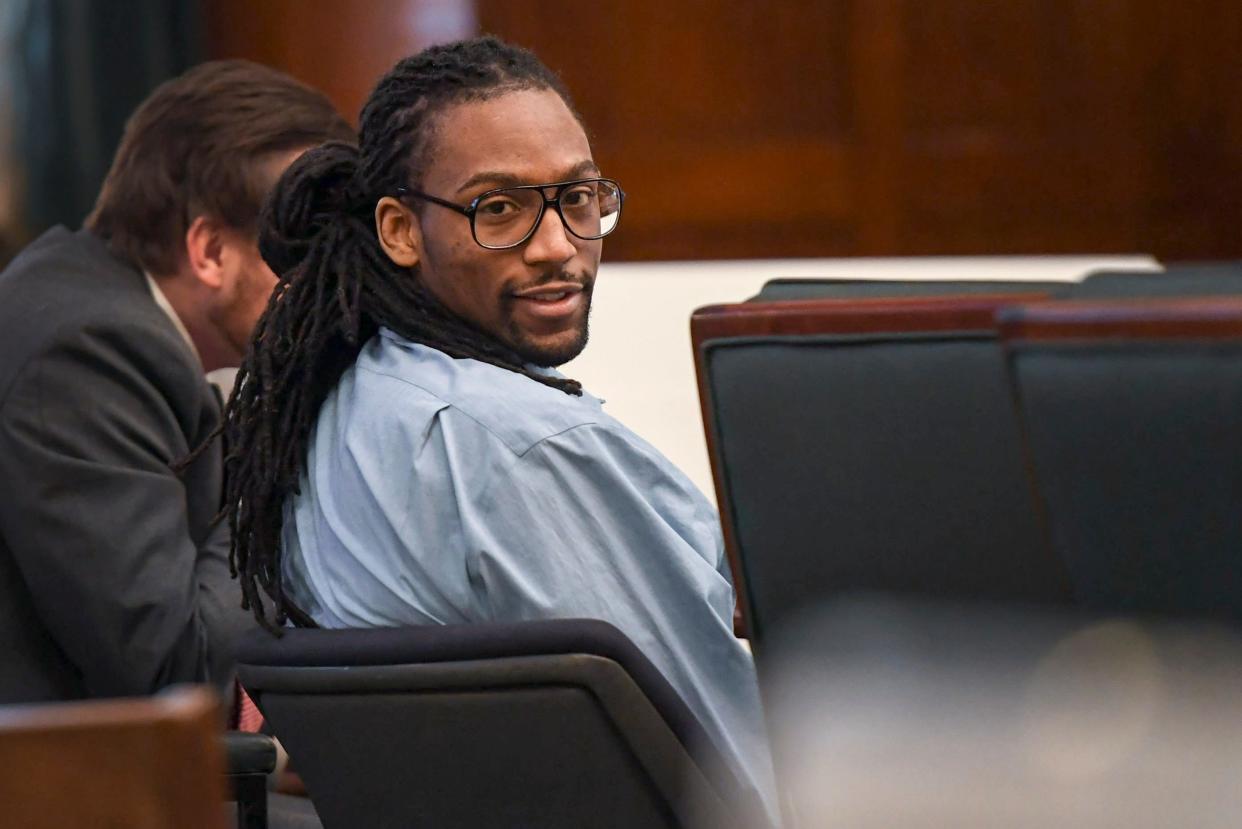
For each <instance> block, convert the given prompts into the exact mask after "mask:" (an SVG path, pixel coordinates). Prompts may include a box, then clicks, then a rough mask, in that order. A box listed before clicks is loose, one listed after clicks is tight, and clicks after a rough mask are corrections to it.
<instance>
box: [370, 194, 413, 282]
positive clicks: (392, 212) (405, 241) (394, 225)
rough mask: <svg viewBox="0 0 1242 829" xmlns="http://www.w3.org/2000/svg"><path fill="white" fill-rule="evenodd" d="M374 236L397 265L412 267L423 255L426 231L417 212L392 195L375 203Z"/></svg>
mask: <svg viewBox="0 0 1242 829" xmlns="http://www.w3.org/2000/svg"><path fill="white" fill-rule="evenodd" d="M375 235H376V236H378V237H379V243H380V247H382V248H383V249H384V253H386V254H388V258H389V259H391V260H392V261H393V263H394V264H397V265H400V266H401V267H403V268H412V267H414V266H415V265H417V264H418V261H419V259H421V258H422V255H423V231H422V227H421V226H420V225H419V223H418V218H417V217H416V216H415V215H414V213H413V212H412V211H411V210H410V209H409V208H408V207H406V206H405V205H404V204H402V203H401V202H399V201H397V200H396V199H394V198H393V197H392V196H384V197H383V198H382V199H380V200H379V202H378V203H377V204H376V205H375Z"/></svg>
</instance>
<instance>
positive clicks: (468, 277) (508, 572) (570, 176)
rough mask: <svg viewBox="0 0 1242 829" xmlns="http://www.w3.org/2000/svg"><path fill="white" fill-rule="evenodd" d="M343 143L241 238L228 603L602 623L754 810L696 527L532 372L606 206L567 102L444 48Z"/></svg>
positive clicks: (616, 431)
mask: <svg viewBox="0 0 1242 829" xmlns="http://www.w3.org/2000/svg"><path fill="white" fill-rule="evenodd" d="M359 140H360V143H359V146H358V147H354V146H351V145H346V144H327V145H325V146H323V147H319V148H316V149H314V150H311V151H310V152H308V153H307V154H306V155H304V156H303V157H302V158H301V159H299V160H298V161H297V162H295V163H294V165H293V166H292V167H291V168H290V169H289V171H288V172H287V173H286V174H285V175H284V176H283V177H282V178H281V180H280V182H279V183H278V184H277V187H276V190H275V192H274V194H273V197H272V200H271V201H270V202H269V203H268V207H267V212H266V214H265V216H264V219H263V222H262V225H261V231H260V249H261V250H262V252H263V255H264V257H265V258H266V259H267V261H268V263H269V264H271V266H272V267H273V269H274V270H275V271H276V272H277V273H278V274H280V277H281V282H280V285H279V286H278V288H277V290H276V292H275V294H274V295H273V298H272V301H271V304H270V305H269V307H268V311H267V313H266V315H265V316H264V319H263V320H262V321H261V322H260V325H259V328H258V330H257V331H256V333H255V337H254V339H253V340H252V342H251V350H250V352H249V354H248V356H247V359H246V362H245V363H244V364H243V366H242V371H241V375H240V376H239V378H238V382H237V394H236V395H235V397H234V398H233V401H232V403H231V405H230V408H229V410H228V413H227V415H226V429H227V433H228V435H229V436H230V445H231V447H232V448H231V451H230V454H229V458H228V460H227V467H228V480H229V490H228V505H229V507H230V509H231V511H232V512H231V518H232V522H233V528H234V546H233V556H234V558H233V561H234V565H235V567H236V569H237V570H238V571H239V574H240V577H241V580H242V587H243V591H244V593H245V596H246V599H247V601H248V602H249V603H250V605H251V606H252V607H253V609H254V611H255V613H256V615H257V616H258V618H259V620H260V621H261V622H263V623H264V624H265V625H268V626H280V625H283V624H286V623H288V622H292V623H294V624H296V625H303V626H311V625H322V626H325V627H368V626H393V625H420V624H446V623H466V622H475V621H479V622H481V621H520V620H529V619H540V618H553V617H562V618H563V617H595V618H601V619H604V620H606V621H609V622H611V623H612V624H614V625H616V626H617V627H618V628H620V629H621V630H622V631H623V632H624V633H626V634H627V635H628V636H629V637H630V638H631V639H632V640H633V641H634V642H635V643H636V644H637V645H638V646H639V647H640V648H642V649H643V650H644V651H645V652H646V653H647V655H648V656H649V657H650V658H651V660H652V661H653V662H654V663H655V664H656V665H657V666H658V667H659V668H660V669H661V670H662V672H663V673H664V674H665V676H666V677H667V678H668V679H669V680H670V682H671V683H672V684H673V685H674V686H675V687H676V688H677V690H678V691H679V692H680V693H681V694H682V696H683V697H684V698H685V700H686V701H687V703H688V704H689V705H690V707H691V708H692V709H693V710H694V711H695V712H696V714H697V715H698V716H699V718H700V719H701V720H702V721H703V724H704V725H705V726H706V728H707V730H708V732H709V733H710V734H711V735H712V736H713V738H714V739H715V740H717V742H718V743H719V746H720V748H721V749H722V750H723V752H724V754H725V755H726V756H729V757H732V758H734V759H735V760H736V762H737V764H738V766H739V768H740V770H742V771H743V772H744V773H745V775H746V779H749V780H750V781H752V782H753V783H754V785H755V786H756V788H757V789H758V790H759V791H761V792H769V791H770V790H771V788H770V760H769V759H768V753H767V748H766V744H765V740H764V737H763V729H762V725H761V718H760V711H759V703H758V696H757V690H756V685H755V677H754V668H753V664H752V662H751V660H750V658H749V655H748V654H747V653H746V651H745V650H744V648H743V647H742V646H741V644H740V643H739V642H738V641H737V640H736V639H735V638H734V636H733V633H732V619H733V590H732V586H731V584H730V579H729V572H728V567H727V565H726V561H725V557H724V554H723V544H722V542H721V536H720V527H719V522H718V520H717V516H716V514H715V511H714V510H713V509H712V507H711V506H710V504H709V503H708V502H707V501H706V499H705V498H704V497H703V496H702V494H701V493H700V492H698V491H697V490H696V488H695V487H694V485H693V484H691V483H690V481H689V480H688V479H687V478H686V477H685V476H684V475H683V474H681V473H680V472H679V471H678V470H677V469H675V468H673V467H672V466H671V465H670V464H669V462H668V461H667V460H666V459H665V458H664V457H662V456H661V455H660V454H659V453H658V452H657V451H656V450H655V449H654V448H652V447H651V446H650V445H648V444H647V443H645V442H644V441H642V440H641V439H640V438H638V437H637V436H636V435H635V434H634V433H633V432H631V431H630V430H628V429H626V428H625V427H624V426H623V425H621V424H620V423H618V422H617V421H616V420H614V419H613V418H611V417H610V416H609V415H608V414H606V413H605V412H604V411H603V409H602V408H601V406H600V401H599V400H598V399H596V398H594V397H592V396H591V395H589V394H587V393H586V392H584V391H583V389H582V388H581V386H580V385H579V384H578V383H577V382H575V381H573V380H570V379H567V378H565V377H564V376H562V375H560V374H559V373H557V372H556V371H555V370H553V368H552V367H554V366H558V365H561V364H562V363H564V362H566V361H568V360H570V359H571V358H573V357H574V356H576V355H577V354H578V353H579V352H580V351H581V350H582V348H583V347H584V346H585V344H586V340H587V313H588V309H589V307H590V302H591V292H592V287H593V285H594V281H595V274H596V269H597V267H598V265H599V260H600V253H601V249H602V242H601V241H600V240H601V239H602V237H604V236H605V235H607V234H608V233H609V232H611V231H612V230H613V229H614V228H615V227H616V226H617V222H618V219H619V216H620V212H621V206H622V200H623V193H622V191H621V188H620V187H619V186H618V185H617V183H616V182H614V181H612V180H610V179H607V178H602V177H601V176H600V172H599V170H598V168H597V167H596V164H595V162H594V160H593V158H592V155H591V147H590V144H589V142H588V140H587V136H586V133H585V132H584V129H583V125H582V123H581V120H580V118H579V116H578V115H577V113H576V112H575V110H574V109H573V106H572V104H571V102H570V99H569V95H568V93H567V92H566V90H565V89H564V87H563V86H562V84H561V82H560V81H559V79H558V78H557V77H556V76H555V75H554V74H552V73H551V72H550V71H549V70H548V69H547V68H546V67H545V66H543V65H542V64H541V63H540V62H539V61H538V60H537V59H536V58H535V57H534V56H533V55H532V54H530V53H529V52H527V51H525V50H523V49H520V48H516V47H513V46H510V45H508V44H505V43H502V42H500V41H498V40H496V39H493V38H482V39H477V40H471V41H466V42H459V43H453V44H448V45H443V46H437V47H433V48H431V49H428V50H426V51H424V52H422V53H420V54H417V55H414V56H413V57H410V58H407V59H405V60H402V61H401V62H400V63H398V64H397V65H396V66H395V67H394V68H393V69H392V70H391V71H390V72H389V73H388V74H387V75H386V76H385V77H384V78H382V79H381V80H380V82H379V84H378V85H377V86H376V88H375V90H374V91H373V92H372V94H371V96H370V98H369V99H368V101H367V103H366V105H365V106H364V107H363V110H362V116H361V130H360V139H359ZM262 593H266V596H267V598H264V596H263V595H262ZM269 600H270V604H269ZM269 609H270V610H271V611H272V612H271V615H269V614H268V610H269Z"/></svg>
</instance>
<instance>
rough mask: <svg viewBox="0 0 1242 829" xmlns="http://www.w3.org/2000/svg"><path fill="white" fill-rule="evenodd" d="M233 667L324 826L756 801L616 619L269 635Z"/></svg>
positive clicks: (546, 823)
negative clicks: (616, 625)
mask: <svg viewBox="0 0 1242 829" xmlns="http://www.w3.org/2000/svg"><path fill="white" fill-rule="evenodd" d="M238 675H239V678H240V680H241V681H242V684H243V685H244V686H245V687H246V689H247V691H248V692H249V693H250V694H251V696H252V697H253V699H254V700H255V702H256V704H258V706H259V707H260V708H261V709H262V711H263V713H264V715H265V716H266V717H267V718H268V720H269V721H270V723H271V725H272V727H273V729H274V732H275V734H276V735H277V737H278V738H279V739H280V740H281V742H282V743H283V744H284V746H285V747H286V748H287V749H288V751H289V754H290V757H291V758H292V761H293V763H294V765H295V766H296V768H297V769H298V771H299V772H300V773H301V775H302V778H303V780H304V781H305V783H306V786H307V790H308V791H309V793H310V795H311V798H312V799H313V800H314V802H315V806H316V809H317V811H318V813H319V816H320V818H321V819H322V820H323V823H324V826H325V827H328V829H332V827H349V826H368V827H389V826H391V827H411V826H461V827H471V826H500V825H507V826H541V827H562V826H564V827H568V826H685V825H711V824H712V823H713V822H714V821H718V819H719V816H720V815H722V814H728V812H729V810H730V809H732V808H733V807H734V805H735V804H742V803H747V804H749V803H750V801H749V792H743V791H742V790H741V789H740V788H739V784H738V783H737V782H736V779H735V778H733V776H732V775H731V773H730V772H729V770H728V766H727V765H726V763H725V761H724V760H723V759H722V758H721V757H720V755H719V754H717V753H716V751H715V748H714V746H713V745H712V744H711V741H710V739H709V738H708V737H707V735H706V733H705V732H704V731H703V729H702V727H701V725H700V724H699V723H698V721H697V720H696V719H695V718H694V715H693V714H692V713H691V712H690V710H689V709H688V708H687V707H686V705H685V703H684V702H683V701H682V700H681V698H680V697H679V696H678V694H677V693H676V691H674V690H673V688H672V687H671V686H670V685H669V684H668V682H667V681H666V680H665V679H664V677H663V676H661V675H660V673H659V672H658V670H657V669H656V668H655V667H654V666H652V665H651V663H650V662H649V661H648V660H647V659H646V658H645V657H644V656H643V655H642V654H641V653H640V652H639V651H638V649H637V648H635V647H634V645H633V644H632V643H631V642H630V641H629V640H628V639H627V638H626V637H625V636H624V635H623V634H621V633H620V632H619V631H617V630H616V629H615V628H613V627H612V626H611V625H608V624H607V623H605V622H600V621H593V620H580V619H579V620H573V619H569V620H553V621H536V622H523V623H515V624H479V625H449V626H439V625H429V626H422V627H411V628H392V629H374V630H290V631H287V632H285V633H284V635H283V636H282V637H280V638H276V637H273V636H271V635H269V634H266V633H262V632H256V633H254V634H253V635H251V636H250V637H249V638H247V639H246V640H244V641H243V643H242V646H241V649H240V657H239V667H238ZM746 808H750V806H749V805H747V807H746Z"/></svg>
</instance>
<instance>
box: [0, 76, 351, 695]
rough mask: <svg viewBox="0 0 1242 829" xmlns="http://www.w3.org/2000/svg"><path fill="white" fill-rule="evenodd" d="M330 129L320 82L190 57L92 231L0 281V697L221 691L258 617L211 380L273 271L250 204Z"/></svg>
mask: <svg viewBox="0 0 1242 829" xmlns="http://www.w3.org/2000/svg"><path fill="white" fill-rule="evenodd" d="M329 140H346V141H352V140H354V133H353V130H352V129H351V128H350V127H349V125H348V124H347V123H346V122H345V121H344V120H343V119H342V118H341V116H340V115H339V114H338V113H337V112H336V111H335V110H334V109H333V108H332V106H331V104H330V103H329V102H328V101H327V99H326V98H324V97H323V96H322V95H321V94H320V93H318V92H316V91H314V90H312V89H310V88H308V87H306V86H304V85H302V84H300V83H298V82H297V81H294V80H293V79H292V78H289V77H288V76H286V75H283V74H281V73H279V72H276V71H274V70H272V69H268V68H266V67H261V66H258V65H255V64H251V63H247V62H244V61H223V62H216V63H208V64H203V65H201V66H199V67H196V68H195V69H192V70H191V71H189V72H187V73H186V74H185V75H182V76H181V77H179V78H177V79H174V80H172V81H169V82H168V83H166V84H164V85H163V86H161V87H160V88H159V89H157V90H156V91H155V92H154V93H153V94H152V95H151V97H149V98H148V99H147V100H146V101H145V102H144V103H143V104H142V106H141V107H139V109H138V110H137V111H136V112H135V113H134V115H133V116H132V117H131V119H130V121H129V123H128V124H127V126H126V130H125V135H124V138H123V139H122V141H121V145H120V147H119V149H118V151H117V155H116V158H115V159H114V161H113V165H112V168H111V170H110V172H109V174H108V177H107V179H106V181H105V183H104V186H103V188H102V190H101V192H100V194H99V198H98V201H97V202H96V205H95V209H94V211H93V212H92V213H91V215H90V216H89V217H88V218H87V220H86V226H85V228H84V229H82V230H80V231H78V232H71V231H69V230H67V229H65V228H63V227H57V228H54V229H52V230H50V231H48V232H47V233H46V234H44V235H43V236H42V237H40V238H39V239H38V240H36V241H35V242H34V243H32V244H31V245H30V246H29V247H28V248H27V249H26V250H25V251H23V252H22V253H21V254H20V255H19V256H18V257H17V258H16V259H15V260H14V261H13V262H12V263H11V264H10V266H9V267H8V269H7V270H5V271H4V272H3V273H2V274H0V653H3V654H4V658H3V662H2V663H0V702H30V701H38V700H60V699H75V698H83V697H93V696H117V695H126V694H146V693H150V692H152V691H155V690H156V689H158V688H160V687H162V686H164V685H167V684H169V683H173V682H182V681H197V682H214V683H216V684H218V685H226V684H227V683H228V682H229V679H230V677H231V671H232V664H231V662H232V660H231V652H230V651H231V648H230V642H231V640H232V639H233V637H234V636H235V635H236V634H237V633H239V632H240V631H242V630H243V629H245V628H247V627H249V625H250V624H251V617H250V614H248V613H245V612H243V611H242V610H241V608H240V602H241V593H240V590H239V589H238V587H237V585H236V584H235V583H234V582H233V581H232V580H231V578H230V575H229V567H228V561H227V550H228V534H227V526H225V525H224V523H222V522H217V521H216V520H215V518H216V515H217V512H218V511H219V508H220V498H221V486H222V457H221V450H220V446H219V442H218V441H215V442H212V443H209V441H210V439H211V436H212V435H213V432H214V430H215V429H216V426H217V424H218V423H219V418H220V408H219V399H218V394H217V393H215V392H214V391H213V389H212V387H211V386H209V385H208V383H207V382H206V380H205V379H204V373H205V372H208V371H211V370H214V369H217V368H221V367H225V366H235V365H237V364H238V362H239V361H240V358H241V355H242V353H243V351H244V349H245V347H246V343H247V342H248V340H249V337H250V332H251V329H252V328H253V327H254V324H255V323H256V321H257V320H258V317H259V316H260V314H261V313H262V311H263V309H264V308H265V307H266V303H267V298H268V296H269V295H270V293H271V290H272V288H273V287H274V286H275V284H276V277H275V276H274V275H273V274H272V272H271V271H270V270H268V268H267V267H266V265H264V263H263V260H262V258H261V257H260V256H259V252H258V249H257V246H256V241H255V225H256V222H257V218H258V214H259V210H260V207H261V204H262V200H263V198H264V196H265V195H266V193H267V191H268V190H269V189H270V187H271V186H272V184H273V183H274V182H275V180H276V178H277V177H279V175H280V173H281V172H282V171H283V170H284V168H285V167H287V166H288V165H289V163H290V162H291V161H292V160H293V159H294V158H295V157H296V156H297V155H298V154H300V153H301V152H302V151H303V150H305V149H306V148H307V147H310V146H313V145H316V144H319V143H322V142H324V141H329ZM199 449H201V450H202V451H199V452H197V454H195V451H196V450H199ZM187 459H189V460H188V463H187V462H186V460H187Z"/></svg>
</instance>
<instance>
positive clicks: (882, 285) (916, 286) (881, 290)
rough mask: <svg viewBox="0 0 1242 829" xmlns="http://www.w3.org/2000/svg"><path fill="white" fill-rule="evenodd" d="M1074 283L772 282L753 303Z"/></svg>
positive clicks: (1007, 290) (1049, 289) (1055, 287)
mask: <svg viewBox="0 0 1242 829" xmlns="http://www.w3.org/2000/svg"><path fill="white" fill-rule="evenodd" d="M1071 284H1073V283H1070V282H1055V281H1049V280H1037V281H1018V280H1005V279H844V278H834V279H827V278H824V279H795V278H780V279H769V280H768V281H767V282H765V283H764V285H763V287H762V288H760V289H759V293H758V294H756V295H755V296H754V297H752V298H751V299H750V300H749V301H750V302H783V301H787V300H798V299H899V298H901V297H929V296H969V295H975V294H989V295H996V294H1011V293H1031V292H1035V293H1045V294H1049V295H1057V294H1059V293H1060V292H1061V291H1063V290H1065V288H1066V287H1067V286H1069V285H1071Z"/></svg>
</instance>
